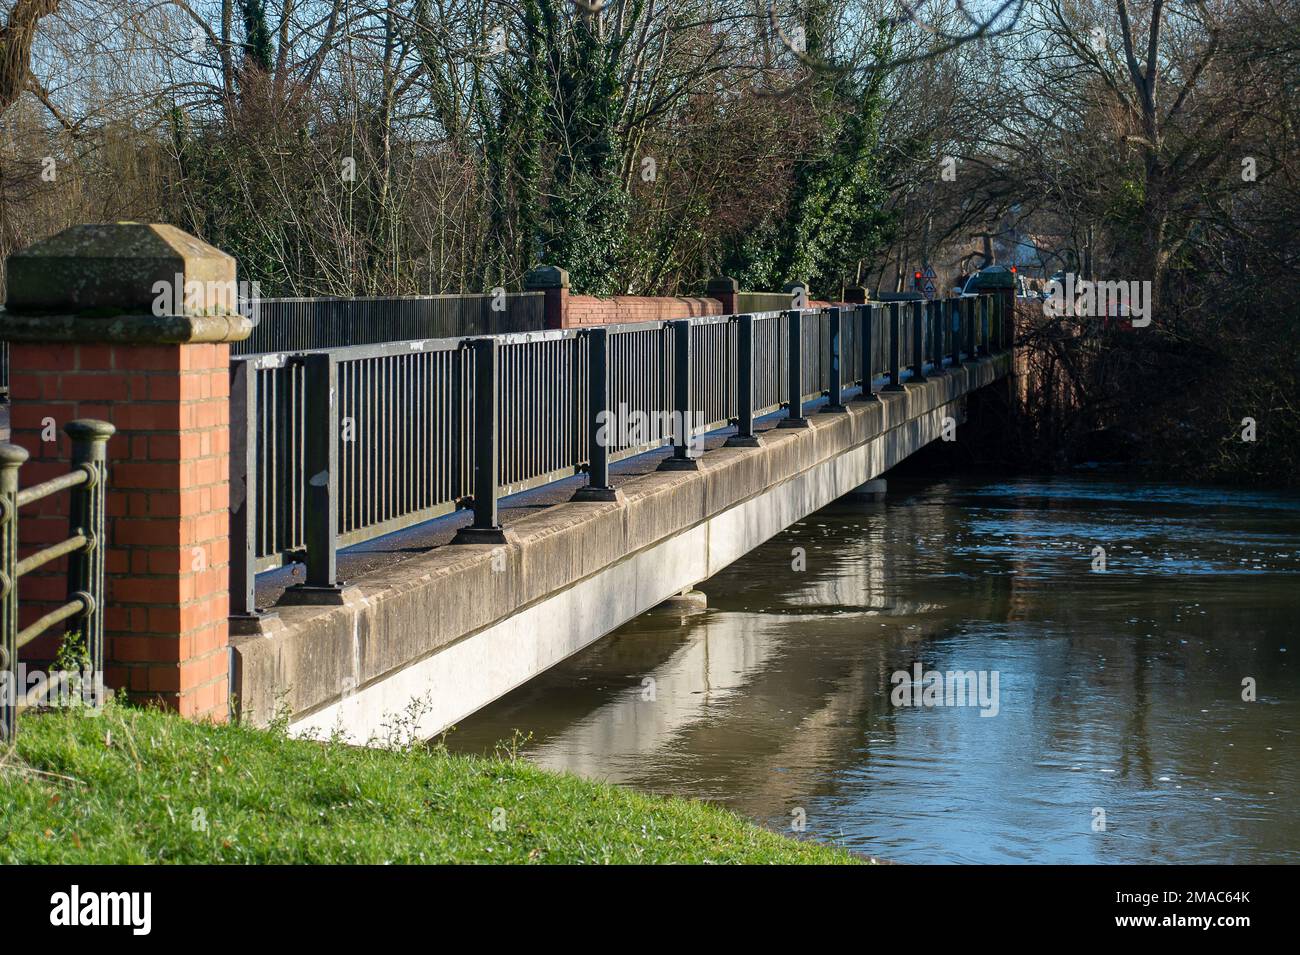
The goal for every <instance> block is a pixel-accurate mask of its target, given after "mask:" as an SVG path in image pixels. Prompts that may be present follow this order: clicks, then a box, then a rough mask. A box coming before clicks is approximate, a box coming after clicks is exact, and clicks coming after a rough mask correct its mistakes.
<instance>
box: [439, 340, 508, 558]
mask: <svg viewBox="0 0 1300 955" xmlns="http://www.w3.org/2000/svg"><path fill="white" fill-rule="evenodd" d="M470 345H471V347H472V348H473V351H474V523H473V524H472V525H470V526H469V527H462V528H461V529H460V530H459V531H457V532H456V536H455V537H454V538H453V539H452V543H453V544H506V543H509V540H508V539H507V535H506V532H505V530H504V528H502V527H501V523H500V521H499V519H498V515H497V489H498V487H499V483H498V482H499V478H500V467H501V458H500V455H501V445H500V441H501V431H500V422H499V421H498V414H497V410H498V406H499V405H498V400H497V399H498V394H497V392H498V380H499V375H500V370H501V356H500V346H499V343H498V341H497V339H495V338H476V339H474V341H473V342H471V343H470Z"/></svg>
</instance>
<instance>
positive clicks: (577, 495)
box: [573, 327, 624, 503]
mask: <svg viewBox="0 0 1300 955" xmlns="http://www.w3.org/2000/svg"><path fill="white" fill-rule="evenodd" d="M583 334H584V335H585V336H586V337H587V462H588V463H587V483H586V484H585V485H584V486H583V487H580V488H578V490H577V491H575V492H574V495H573V500H575V501H599V502H603V503H616V502H619V501H622V500H623V499H624V498H623V496H622V495H621V494H619V492H618V490H617V489H615V488H614V486H613V485H611V484H610V483H609V446H610V443H611V442H613V441H614V440H615V439H614V433H615V424H616V422H614V421H613V420H611V418H610V407H609V329H607V328H599V327H597V328H589V329H587V330H586V331H585V332H583Z"/></svg>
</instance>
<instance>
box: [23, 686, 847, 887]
mask: <svg viewBox="0 0 1300 955" xmlns="http://www.w3.org/2000/svg"><path fill="white" fill-rule="evenodd" d="M0 760H2V765H0V863H15V862H19V863H22V862H26V863H31V862H77V863H87V862H89V863H152V862H177V863H290V862H292V863H382V862H395V863H404V862H405V863H420V862H551V863H624V862H633V863H659V862H696V863H704V862H714V863H727V862H730V863H843V862H849V861H852V860H851V858H850V857H849V856H848V855H846V854H845V853H842V852H840V851H838V850H835V849H832V848H829V847H826V846H821V845H817V844H813V843H806V842H796V841H794V840H792V839H787V838H784V837H782V836H780V835H777V834H775V833H772V832H769V831H767V830H765V829H762V828H760V827H758V826H755V825H752V824H751V823H748V822H746V821H745V820H743V819H741V818H740V817H738V816H736V815H734V814H732V813H729V812H726V811H724V810H721V809H718V808H715V807H713V806H709V805H705V804H702V803H698V802H691V801H687V800H682V799H664V798H659V797H654V796H648V795H643V794H641V793H637V792H633V791H631V790H627V789H621V788H618V787H615V786H608V785H602V784H598V783H591V782H586V781H584V780H581V779H578V778H577V777H574V776H567V775H557V774H554V773H548V772H544V771H542V770H539V769H537V768H535V767H533V766H530V765H528V764H527V763H525V762H523V761H520V760H515V759H511V758H509V757H508V756H502V757H501V758H470V757H463V756H454V755H450V754H447V753H445V752H438V751H434V752H430V751H428V750H426V749H424V748H423V747H419V748H413V749H410V750H407V751H404V752H393V751H386V750H377V749H359V748H355V747H349V746H344V745H342V744H336V743H316V742H310V741H302V740H291V739H287V738H285V737H284V736H283V735H280V734H277V733H274V732H264V731H257V730H251V729H246V728H243V727H239V726H211V725H204V724H195V723H189V722H186V721H184V720H181V719H178V718H176V717H174V716H171V715H169V714H166V713H161V712H157V711H153V710H143V709H135V708H131V707H125V706H109V707H108V708H107V709H106V710H105V711H104V712H103V713H102V714H100V715H98V716H87V715H81V714H78V713H76V712H75V711H63V712H55V713H47V714H42V715H31V716H26V717H25V718H24V719H23V721H22V725H21V731H20V733H19V737H18V745H17V748H16V750H10V751H9V752H7V753H5V754H4V755H3V757H0Z"/></svg>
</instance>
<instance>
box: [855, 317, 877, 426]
mask: <svg viewBox="0 0 1300 955" xmlns="http://www.w3.org/2000/svg"><path fill="white" fill-rule="evenodd" d="M857 313H858V316H859V317H860V320H861V322H862V325H861V328H862V333H861V336H860V340H861V347H862V392H861V393H860V394H859V395H858V401H876V402H878V401H880V395H878V394H876V392H875V388H874V387H873V386H872V377H873V375H874V374H875V369H874V368H873V367H872V362H873V360H874V358H875V354H876V341H875V338H876V336H875V334H874V332H875V329H874V326H875V324H876V322H875V318H876V307H875V306H874V305H859V306H858V307H857Z"/></svg>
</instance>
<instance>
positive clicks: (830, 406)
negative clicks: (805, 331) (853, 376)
mask: <svg viewBox="0 0 1300 955" xmlns="http://www.w3.org/2000/svg"><path fill="white" fill-rule="evenodd" d="M828 312H829V314H828V315H827V318H826V320H827V322H828V324H829V326H830V328H829V329H828V330H829V332H830V350H831V354H830V387H829V388H828V392H829V394H828V395H827V398H828V400H827V402H826V406H825V407H824V408H822V410H823V411H829V412H832V413H840V412H844V411H847V410H848V409H847V408H845V407H844V362H843V357H844V356H843V354H842V352H841V349H842V348H843V344H844V325H843V316H842V313H841V311H840V308H839V306H838V305H832V306H831V307H830V309H828Z"/></svg>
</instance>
